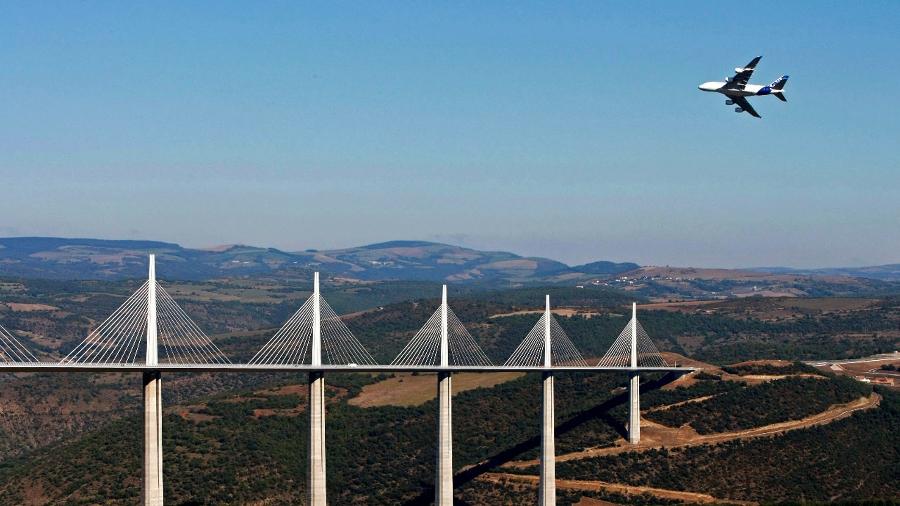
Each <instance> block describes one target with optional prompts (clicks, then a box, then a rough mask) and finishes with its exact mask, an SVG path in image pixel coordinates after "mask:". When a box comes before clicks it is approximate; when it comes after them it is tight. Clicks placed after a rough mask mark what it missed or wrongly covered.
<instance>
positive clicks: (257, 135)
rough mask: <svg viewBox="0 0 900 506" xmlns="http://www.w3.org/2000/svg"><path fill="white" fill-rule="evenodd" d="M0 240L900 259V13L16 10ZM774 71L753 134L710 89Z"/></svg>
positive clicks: (1, 153) (286, 6) (816, 262)
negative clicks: (412, 244)
mask: <svg viewBox="0 0 900 506" xmlns="http://www.w3.org/2000/svg"><path fill="white" fill-rule="evenodd" d="M0 13H2V14H0V62H2V65H0V101H2V110H3V116H2V117H3V121H0V182H2V185H3V193H2V197H0V235H3V236H5V235H59V236H89V237H102V238H143V239H158V240H166V241H173V242H179V243H182V244H184V245H187V246H195V247H202V246H211V245H216V244H226V243H245V244H258V245H271V246H276V247H280V248H284V249H304V248H311V247H315V248H329V247H342V246H352V245H359V244H364V243H369V242H376V241H383V240H390V239H425V240H439V241H446V242H453V243H458V244H463V245H466V246H472V247H478V248H493V249H505V250H511V251H514V252H517V253H520V254H528V255H540V256H548V257H552V258H557V259H561V260H563V261H567V262H572V263H575V262H582V261H589V260H594V259H612V260H621V261H625V260H628V261H637V262H639V263H643V264H669V265H701V266H723V267H734V266H760V265H794V266H805V267H815V266H829V265H830V266H836V265H862V264H880V263H890V262H898V261H900V253H898V251H900V161H898V160H900V156H898V139H900V119H898V118H900V114H898V113H900V106H898V105H897V99H896V96H897V90H898V89H900V65H897V55H898V54H900V36H898V35H897V30H896V27H897V26H898V25H900V2H896V1H891V2H888V1H884V2H877V1H870V2H860V3H852V2H783V1H780V2H772V3H768V2H762V1H756V2H752V3H750V4H747V6H746V7H743V8H737V7H735V5H734V4H723V3H722V2H708V3H700V2H690V3H687V2H627V3H626V2H622V3H611V2H565V3H559V2H521V1H518V2H508V3H501V2H445V3H430V2H410V3H371V2H365V3H363V2H360V3H355V2H331V3H324V2H323V3H316V4H304V3H296V2H283V3H280V2H257V3H237V2H235V3H227V2H224V3H223V2H216V3H213V2H209V3H206V2H190V3H187V2H178V3H176V2H172V3H165V2H163V3H153V4H137V3H135V4H130V3H125V2H107V3H104V2H57V3H51V2H3V3H0ZM757 54H761V55H763V59H762V62H761V63H760V65H759V66H758V68H757V73H756V76H755V77H754V79H753V82H759V83H764V84H766V83H769V82H771V81H772V80H774V79H775V78H777V77H778V76H780V75H782V74H790V75H791V80H790V81H789V84H788V85H787V87H786V95H787V98H788V103H786V104H784V103H781V102H779V101H777V100H775V99H774V98H773V97H760V98H758V99H756V100H755V101H754V102H753V103H754V105H755V106H756V108H757V110H758V111H759V112H760V114H762V116H763V119H762V120H757V119H755V118H751V117H749V116H747V115H746V114H735V113H734V112H733V111H732V110H731V108H730V107H728V106H725V105H724V100H723V98H722V97H720V96H718V95H713V94H708V93H702V92H700V91H698V90H697V88H696V87H697V85H698V84H699V83H701V82H703V81H708V80H722V79H723V78H724V77H725V76H726V75H730V74H731V73H732V71H733V68H734V67H736V66H740V65H743V64H745V63H746V62H747V61H749V60H750V59H751V58H752V57H753V56H755V55H757Z"/></svg>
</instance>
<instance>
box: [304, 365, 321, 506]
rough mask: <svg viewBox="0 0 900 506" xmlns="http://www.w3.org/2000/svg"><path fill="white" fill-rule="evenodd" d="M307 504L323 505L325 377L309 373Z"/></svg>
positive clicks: (319, 373)
mask: <svg viewBox="0 0 900 506" xmlns="http://www.w3.org/2000/svg"><path fill="white" fill-rule="evenodd" d="M308 474H309V475H308V483H307V487H308V490H307V498H308V501H307V504H308V505H309V506H325V377H324V374H323V373H322V372H311V373H309V469H308Z"/></svg>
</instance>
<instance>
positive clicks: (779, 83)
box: [769, 76, 788, 91]
mask: <svg viewBox="0 0 900 506" xmlns="http://www.w3.org/2000/svg"><path fill="white" fill-rule="evenodd" d="M787 80H788V76H781V77H779V78H778V79H776V80H775V81H774V82H773V83H772V84H770V85H769V88H772V90H773V91H780V90H783V89H784V85H785V84H787Z"/></svg>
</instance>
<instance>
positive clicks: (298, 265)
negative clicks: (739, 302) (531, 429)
mask: <svg viewBox="0 0 900 506" xmlns="http://www.w3.org/2000/svg"><path fill="white" fill-rule="evenodd" d="M148 253H155V254H156V255H157V264H158V267H157V272H158V273H159V275H160V277H163V278H167V279H188V280H191V279H197V280H199V279H210V278H217V277H227V276H261V275H278V276H297V275H303V276H308V274H309V272H311V271H313V270H320V271H322V272H325V273H327V274H329V275H331V276H346V277H350V278H354V279H360V280H390V279H398V280H417V281H449V282H459V283H474V282H498V281H505V282H509V283H532V282H564V281H577V280H580V279H588V278H591V277H598V276H600V277H605V276H612V275H615V274H618V273H623V272H627V271H631V270H634V269H637V268H638V267H639V266H638V265H637V264H634V263H628V262H626V263H615V262H605V261H601V262H593V263H589V264H585V265H580V266H568V265H566V264H564V263H562V262H557V261H555V260H550V259H546V258H537V257H522V256H519V255H515V254H513V253H507V252H503V251H479V250H474V249H470V248H463V247H460V246H452V245H449V244H440V243H433V242H426V241H390V242H384V243H379V244H370V245H367V246H360V247H355V248H346V249H337V250H321V251H319V250H307V251H302V252H286V251H281V250H278V249H275V248H261V247H255V246H243V245H234V246H223V247H218V248H213V249H191V248H184V247H182V246H180V245H178V244H172V243H165V242H156V241H118V240H102V239H63V238H53V237H14V238H0V277H27V278H48V279H122V278H136V277H141V276H144V275H146V274H145V273H146V271H147V254H148Z"/></svg>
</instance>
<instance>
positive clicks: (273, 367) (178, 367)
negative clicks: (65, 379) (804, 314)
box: [0, 362, 696, 374]
mask: <svg viewBox="0 0 900 506" xmlns="http://www.w3.org/2000/svg"><path fill="white" fill-rule="evenodd" d="M695 370H696V369H695V368H693V367H636V368H630V367H599V366H598V367H591V366H588V367H584V366H581V367H577V366H555V367H509V366H499V365H498V366H449V367H440V366H404V365H358V366H352V365H321V366H315V367H313V366H311V365H306V364H302V365H298V364H284V365H282V364H268V365H261V364H158V365H154V366H147V365H144V364H59V363H57V362H31V363H28V362H21V363H0V372H143V371H161V372H279V371H281V372H316V371H322V372H513V371H519V372H547V371H553V372H632V371H637V372H680V373H684V374H686V373H689V372H692V371H695Z"/></svg>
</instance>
